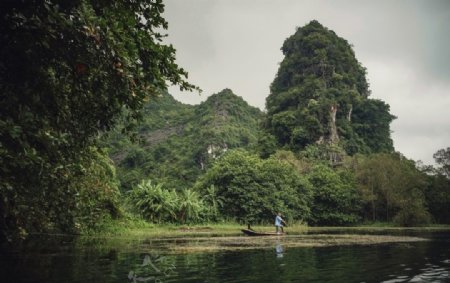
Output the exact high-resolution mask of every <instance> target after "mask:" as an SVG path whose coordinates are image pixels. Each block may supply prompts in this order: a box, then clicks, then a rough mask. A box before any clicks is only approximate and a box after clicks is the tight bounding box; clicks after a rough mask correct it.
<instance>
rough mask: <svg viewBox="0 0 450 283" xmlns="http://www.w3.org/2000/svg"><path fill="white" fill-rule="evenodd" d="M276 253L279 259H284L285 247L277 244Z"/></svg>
mask: <svg viewBox="0 0 450 283" xmlns="http://www.w3.org/2000/svg"><path fill="white" fill-rule="evenodd" d="M275 253H276V254H277V258H283V246H282V245H281V244H280V243H277V245H276V246H275Z"/></svg>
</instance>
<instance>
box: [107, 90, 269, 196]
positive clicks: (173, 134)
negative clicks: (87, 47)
mask: <svg viewBox="0 0 450 283" xmlns="http://www.w3.org/2000/svg"><path fill="white" fill-rule="evenodd" d="M143 115H144V119H143V120H144V121H143V123H142V124H141V125H140V126H139V128H138V132H139V138H140V139H139V140H140V142H139V143H138V144H133V143H131V142H129V141H126V139H124V137H123V136H121V135H119V134H116V137H115V140H114V138H113V139H112V140H110V141H109V143H110V145H112V146H113V148H112V150H111V157H112V159H113V160H114V161H115V163H116V165H117V167H118V176H119V178H120V179H121V182H122V185H123V186H124V188H125V189H127V188H129V187H130V185H131V184H132V183H134V182H136V181H139V180H140V179H142V178H150V179H153V180H155V181H158V182H164V183H165V184H166V185H167V186H173V187H188V186H190V185H192V183H193V182H194V181H195V180H196V178H197V177H198V176H199V175H200V174H201V173H203V172H205V170H206V169H207V168H209V165H210V164H211V162H212V161H214V160H215V159H217V158H219V157H220V156H221V155H222V154H223V153H225V152H226V151H227V150H229V149H233V148H238V147H240V148H246V147H253V146H254V145H255V143H256V140H257V135H258V132H259V126H260V123H261V119H262V115H263V114H262V112H261V111H260V110H259V109H257V108H255V107H251V106H249V105H248V104H247V103H246V102H245V101H244V100H243V99H242V98H241V97H239V96H236V95H235V94H234V93H233V92H232V91H231V90H229V89H225V90H223V91H221V92H219V93H217V94H214V95H211V96H210V97H208V99H207V100H206V101H205V102H203V103H201V104H200V105H195V106H191V105H185V104H182V103H179V102H177V101H176V100H174V99H173V97H171V96H170V95H169V94H165V95H163V96H162V97H160V98H159V99H157V100H155V101H151V102H150V103H149V104H148V105H146V107H145V109H144V114H143Z"/></svg>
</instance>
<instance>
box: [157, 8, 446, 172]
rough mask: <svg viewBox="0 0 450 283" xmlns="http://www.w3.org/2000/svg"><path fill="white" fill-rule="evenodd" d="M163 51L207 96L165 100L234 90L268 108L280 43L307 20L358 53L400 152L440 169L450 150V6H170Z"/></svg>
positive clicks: (176, 92) (177, 93)
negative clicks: (173, 53)
mask: <svg viewBox="0 0 450 283" xmlns="http://www.w3.org/2000/svg"><path fill="white" fill-rule="evenodd" d="M165 5H166V8H165V12H164V14H163V16H164V17H165V19H166V20H167V21H168V22H169V29H168V31H167V33H168V37H167V39H166V42H167V43H171V44H173V45H174V47H175V48H176V50H177V62H178V64H179V65H180V66H181V67H183V68H184V69H185V70H186V71H188V73H189V82H191V83H194V84H195V85H197V86H199V87H200V88H201V89H202V90H203V92H202V93H201V95H199V94H198V93H196V92H192V93H191V92H180V91H179V89H178V88H177V87H170V88H169V92H170V93H171V94H172V95H174V97H175V98H176V99H177V100H179V101H181V102H184V103H188V104H198V103H200V102H201V101H204V100H205V99H206V98H207V97H208V96H209V95H212V94H214V93H218V92H219V91H221V90H222V89H224V88H230V89H231V90H233V92H234V93H235V94H237V95H238V96H241V97H243V98H244V99H245V100H246V101H247V102H248V103H249V104H250V105H252V106H256V107H258V108H260V109H261V110H264V109H265V99H266V97H267V96H268V95H269V93H270V90H269V87H270V84H271V82H272V81H273V79H274V78H275V75H276V73H277V70H278V66H279V63H280V62H281V61H282V60H283V54H282V52H281V50H280V48H281V46H282V44H283V42H284V40H285V39H286V38H288V37H289V36H290V35H292V34H294V33H295V31H296V29H297V28H298V27H302V26H304V25H305V24H307V23H309V22H310V21H311V20H318V21H319V22H320V23H321V24H322V25H324V26H326V27H327V28H329V29H331V30H333V31H334V32H336V34H337V35H338V36H340V37H342V38H344V39H346V40H347V41H348V42H349V43H350V44H352V45H353V49H354V51H355V55H356V58H357V59H358V61H359V62H361V64H362V65H363V66H364V67H366V68H367V78H368V81H369V83H370V89H371V91H372V93H371V96H370V97H371V98H376V99H381V100H383V101H385V102H386V103H388V104H389V105H390V107H391V113H392V114H393V115H395V116H396V117H397V119H396V120H395V121H394V122H392V124H391V130H392V138H393V141H394V147H395V149H396V150H397V151H399V152H401V153H403V154H404V155H405V156H406V157H407V158H410V159H413V160H416V161H419V160H421V161H422V162H424V163H425V164H434V160H433V153H435V152H436V151H437V150H439V149H441V148H447V147H450V1H449V0H421V1H417V0H395V1H393V0H382V1H368V0H334V1H333V0H328V1H325V0H318V1H317V0H316V1H312V0H311V1H302V0H166V1H165Z"/></svg>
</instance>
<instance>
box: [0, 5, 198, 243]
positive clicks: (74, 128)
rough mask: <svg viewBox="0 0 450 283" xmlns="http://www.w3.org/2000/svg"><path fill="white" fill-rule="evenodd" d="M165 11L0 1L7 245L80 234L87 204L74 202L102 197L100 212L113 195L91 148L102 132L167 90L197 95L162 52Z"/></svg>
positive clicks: (0, 182) (166, 48)
mask: <svg viewBox="0 0 450 283" xmlns="http://www.w3.org/2000/svg"><path fill="white" fill-rule="evenodd" d="M163 10H164V5H163V3H162V1H161V0H156V1H149V0H148V1H139V2H136V1H120V2H117V1H112V2H111V1H95V0H92V1H90V0H78V1H58V0H48V1H1V3H0V11H1V12H0V13H1V15H0V96H1V98H0V108H1V111H0V136H1V144H0V164H1V166H0V194H1V198H0V217H1V218H0V229H1V231H2V236H3V238H5V237H6V238H8V239H11V238H13V237H15V236H24V235H26V234H27V233H28V232H45V231H72V230H74V229H76V227H77V226H78V225H82V224H83V223H84V222H83V223H78V222H77V221H76V219H77V218H79V217H82V216H83V215H85V214H86V212H85V211H82V208H83V207H86V208H87V209H90V207H91V205H88V204H85V203H83V201H81V202H78V201H77V200H78V199H79V198H78V197H79V195H81V196H83V195H85V196H87V195H89V194H90V193H91V192H85V191H84V190H88V191H91V190H92V191H94V190H98V192H95V193H94V194H95V195H98V196H99V198H100V199H99V200H100V202H99V205H98V207H99V208H96V209H100V210H101V208H102V206H103V205H101V201H102V199H103V198H107V196H108V195H111V196H113V195H115V194H114V193H111V192H109V191H111V190H115V189H117V186H116V185H114V183H115V180H114V179H113V175H111V174H106V172H104V171H105V170H109V169H106V167H105V166H107V165H105V162H104V159H105V158H106V157H105V155H104V154H102V153H101V152H100V151H98V150H96V149H92V147H94V148H95V147H96V146H95V141H96V139H97V138H98V136H99V133H100V132H103V131H107V130H109V129H111V128H112V126H113V125H114V124H115V123H116V120H117V119H118V118H121V119H125V120H127V121H130V120H134V119H136V118H138V117H139V116H140V115H141V114H140V109H141V108H142V105H143V104H144V103H145V101H146V100H148V99H149V98H150V97H152V96H155V95H157V94H158V93H159V92H160V91H161V89H165V88H166V84H167V83H168V82H170V83H174V84H178V85H179V86H180V88H182V89H193V88H194V86H193V85H191V84H189V83H188V82H187V81H186V80H185V77H186V76H187V73H186V72H185V71H184V70H183V69H181V68H180V67H178V66H177V64H176V63H175V49H174V48H173V47H172V46H170V45H164V44H162V43H161V41H162V38H163V37H164V35H163V34H162V33H161V32H162V31H163V30H164V29H166V28H167V22H166V21H165V20H164V18H162V17H161V13H162V12H163ZM102 168H103V169H102ZM91 169H94V170H91ZM105 178H106V180H105ZM110 178H111V180H110ZM101 194H103V196H100V195H101ZM114 198H116V197H114ZM113 203H114V201H113V200H111V202H110V204H113ZM107 206H110V205H107ZM108 209H109V208H108ZM113 210H116V209H115V208H114V209H113ZM80 213H81V216H80V215H79V214H80ZM82 218H83V217H82ZM89 221H94V219H90V220H89Z"/></svg>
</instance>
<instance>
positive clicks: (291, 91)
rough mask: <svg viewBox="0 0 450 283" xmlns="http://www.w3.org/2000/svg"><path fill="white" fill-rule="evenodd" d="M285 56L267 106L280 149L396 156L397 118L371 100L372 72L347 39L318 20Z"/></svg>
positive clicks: (286, 48) (301, 32) (291, 44)
mask: <svg viewBox="0 0 450 283" xmlns="http://www.w3.org/2000/svg"><path fill="white" fill-rule="evenodd" d="M281 50H282V51H283V54H284V56H285V57H284V59H283V61H282V62H281V64H280V67H279V69H278V73H277V75H276V77H275V79H274V81H273V82H272V85H271V88H270V91H271V93H270V95H269V96H268V98H267V100H266V108H267V121H266V129H267V130H268V131H269V132H270V133H271V134H273V135H275V136H276V137H277V139H278V142H279V144H280V145H282V146H287V147H288V148H290V149H293V150H301V149H303V148H304V147H305V146H307V145H310V144H313V143H319V144H339V145H341V146H343V147H344V149H345V150H346V151H347V153H349V154H353V153H356V152H380V151H386V152H390V151H392V150H393V145H392V140H391V138H390V131H389V124H390V122H391V121H392V120H393V119H394V118H395V117H394V116H392V115H391V114H389V105H387V104H385V103H384V102H382V101H379V100H371V99H368V96H369V95H370V90H369V84H368V82H367V79H366V69H365V68H364V67H363V66H362V65H361V64H360V63H359V62H358V60H357V59H356V57H355V54H354V52H353V50H352V47H351V45H350V44H349V43H348V42H347V41H346V40H345V39H343V38H341V37H338V36H337V35H336V34H335V33H334V32H333V31H331V30H329V29H327V28H326V27H324V26H322V25H321V24H320V23H319V22H318V21H315V20H314V21H311V22H310V23H309V24H307V25H305V26H304V27H301V28H299V29H298V30H297V32H296V33H295V34H294V35H292V36H290V37H289V38H288V39H286V41H285V42H284V44H283V47H282V48H281ZM371 131H373V132H374V133H376V134H370V133H371ZM374 138H375V139H376V140H374Z"/></svg>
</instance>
